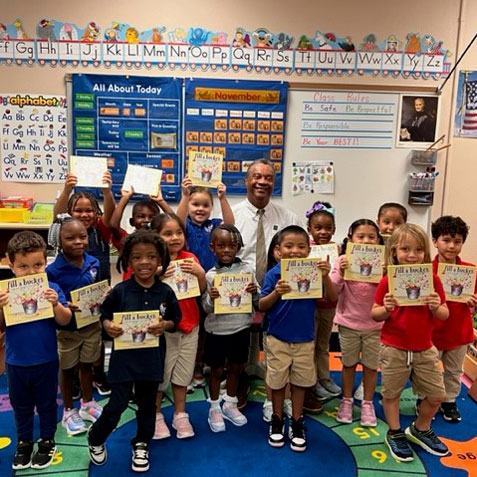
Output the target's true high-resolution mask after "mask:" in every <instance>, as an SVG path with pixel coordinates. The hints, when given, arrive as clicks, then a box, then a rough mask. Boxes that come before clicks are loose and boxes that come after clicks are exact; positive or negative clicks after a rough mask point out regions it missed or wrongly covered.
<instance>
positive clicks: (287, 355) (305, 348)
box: [266, 335, 316, 389]
mask: <svg viewBox="0 0 477 477" xmlns="http://www.w3.org/2000/svg"><path fill="white" fill-rule="evenodd" d="M314 353H315V342H314V341H307V342H305V343H286V342H285V341H281V340H279V339H277V338H275V337H274V336H271V335H268V336H267V377H266V380H267V384H268V386H269V387H270V388H271V389H282V388H283V387H285V385H286V384H287V383H288V382H290V383H291V384H294V385H295V386H300V387H302V388H309V387H311V386H314V385H315V384H316V371H315V362H314Z"/></svg>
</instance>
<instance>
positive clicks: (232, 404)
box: [222, 396, 247, 427]
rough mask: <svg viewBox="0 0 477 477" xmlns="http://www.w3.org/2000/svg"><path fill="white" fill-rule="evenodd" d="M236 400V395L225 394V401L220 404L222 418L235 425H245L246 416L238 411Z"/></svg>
mask: <svg viewBox="0 0 477 477" xmlns="http://www.w3.org/2000/svg"><path fill="white" fill-rule="evenodd" d="M237 402H238V399H237V398H236V397H230V396H225V402H224V404H223V405H222V415H223V416H224V419H227V421H230V422H231V423H232V424H234V425H235V426H239V427H240V426H245V424H247V418H246V417H245V416H244V415H243V414H242V413H241V412H240V411H239V409H238V407H237Z"/></svg>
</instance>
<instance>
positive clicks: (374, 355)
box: [338, 325, 381, 370]
mask: <svg viewBox="0 0 477 477" xmlns="http://www.w3.org/2000/svg"><path fill="white" fill-rule="evenodd" d="M338 330H339V336H340V346H341V353H342V358H341V361H342V363H343V366H345V367H347V368H352V367H354V366H356V365H357V364H358V363H361V364H362V365H363V366H366V368H368V369H372V370H376V369H378V366H379V347H380V345H381V341H380V336H381V330H375V331H357V330H352V329H351V328H347V327H346V326H342V325H340V326H339V327H338Z"/></svg>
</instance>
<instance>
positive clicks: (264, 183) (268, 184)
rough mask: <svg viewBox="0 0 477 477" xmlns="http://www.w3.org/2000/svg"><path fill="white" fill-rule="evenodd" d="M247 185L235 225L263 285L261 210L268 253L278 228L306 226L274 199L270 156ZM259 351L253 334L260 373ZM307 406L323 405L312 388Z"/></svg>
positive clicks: (252, 369) (266, 408)
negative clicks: (259, 238)
mask: <svg viewBox="0 0 477 477" xmlns="http://www.w3.org/2000/svg"><path fill="white" fill-rule="evenodd" d="M245 185H246V187H247V198H246V199H245V200H243V201H242V202H239V203H238V204H236V205H235V206H233V207H232V211H233V213H234V219H235V226H236V227H237V228H238V229H239V230H240V233H241V234H242V240H243V247H242V249H241V251H240V254H239V256H240V258H241V259H242V260H243V261H244V262H248V263H249V264H250V265H251V266H252V267H253V269H255V270H256V271H257V280H258V281H259V283H260V285H261V284H262V281H261V279H263V277H260V276H259V275H260V273H259V268H260V266H257V265H258V264H257V236H260V232H259V231H258V226H259V220H260V215H261V212H260V211H262V210H263V212H262V213H263V216H262V224H263V236H264V239H265V251H266V252H265V254H266V253H267V252H268V248H269V246H270V242H271V241H272V238H273V236H274V235H275V234H276V233H277V232H278V231H279V230H281V229H283V228H284V227H286V226H288V225H300V226H303V224H302V223H301V221H300V219H299V218H298V216H297V215H296V214H295V213H294V212H291V211H289V210H287V209H285V208H284V207H282V206H281V205H278V204H273V203H272V202H271V200H270V199H271V198H272V192H273V186H274V185H275V169H274V168H273V164H272V163H271V162H270V161H269V160H267V159H257V160H256V161H255V162H254V163H253V164H252V165H251V166H250V167H249V168H248V171H247V175H246V177H245ZM258 351H259V348H258V339H257V337H256V336H253V335H252V343H251V351H250V359H249V367H248V372H249V373H250V374H256V375H259V376H261V375H262V374H263V370H261V369H260V366H257V360H258ZM262 377H263V375H262ZM241 378H242V379H241V380H240V381H241V382H240V384H239V390H238V397H239V406H240V407H242V406H244V405H245V402H246V401H245V399H246V396H245V395H244V392H246V391H245V389H246V384H245V385H244V379H243V376H242V377H241ZM270 398H271V393H270V394H269V393H268V392H267V399H266V400H265V402H264V404H263V418H264V420H267V421H268V420H269V419H270V418H271V414H272V403H271V401H270ZM285 401H287V400H285ZM285 408H286V404H285ZM304 409H305V410H306V411H308V412H311V413H314V414H316V413H319V412H321V410H322V409H323V405H322V404H321V403H320V402H319V401H318V400H317V399H316V397H315V396H314V395H313V394H312V393H311V391H309V392H307V394H306V399H305V406H304Z"/></svg>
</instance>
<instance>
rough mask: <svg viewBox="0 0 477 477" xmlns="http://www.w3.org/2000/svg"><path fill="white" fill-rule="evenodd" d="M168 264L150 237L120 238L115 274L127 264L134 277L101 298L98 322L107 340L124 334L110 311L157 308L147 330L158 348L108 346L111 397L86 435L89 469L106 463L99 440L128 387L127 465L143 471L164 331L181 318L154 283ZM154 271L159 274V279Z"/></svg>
mask: <svg viewBox="0 0 477 477" xmlns="http://www.w3.org/2000/svg"><path fill="white" fill-rule="evenodd" d="M168 265H169V253H168V251H167V247H166V246H165V244H164V242H163V241H162V240H161V239H160V238H159V236H158V235H157V234H156V233H154V232H152V231H148V230H139V231H137V232H134V233H133V234H131V235H128V237H126V239H125V241H124V246H123V249H122V251H121V256H120V258H119V262H118V270H119V271H121V269H122V271H123V272H124V271H126V269H127V267H128V266H129V267H131V268H132V269H133V272H134V275H133V276H132V277H131V278H130V279H129V280H126V281H124V282H121V283H119V284H118V285H116V286H115V287H114V288H113V290H112V291H111V293H110V294H109V295H107V297H106V298H105V300H104V302H103V304H102V306H101V321H102V323H103V326H104V329H105V330H106V332H107V333H108V334H109V336H111V338H117V337H119V336H120V335H121V334H123V332H124V331H123V328H122V327H121V326H120V325H117V324H114V322H113V318H114V313H119V312H127V311H130V312H137V311H149V310H159V312H160V320H159V322H158V323H156V324H153V325H150V326H148V328H147V332H148V333H151V334H153V335H154V336H159V337H160V338H159V346H157V347H152V348H140V349H125V350H116V349H115V346H114V345H113V351H112V354H111V361H110V364H109V375H108V379H109V382H110V383H111V388H112V392H111V397H110V399H109V402H108V404H106V406H105V407H104V410H103V413H102V415H101V417H100V418H99V419H98V420H97V421H96V422H95V423H94V424H93V425H92V426H91V428H90V430H89V432H88V449H89V456H90V459H91V461H92V462H93V464H95V465H103V464H104V463H105V462H106V460H107V451H106V446H105V442H106V440H107V438H108V436H109V435H110V434H111V433H112V432H113V431H114V429H115V428H116V426H117V424H118V422H119V419H120V418H121V415H122V413H123V412H124V411H125V410H126V409H127V407H128V403H129V400H130V399H131V398H132V392H133V387H134V398H135V402H136V404H137V411H136V420H137V433H136V436H135V437H134V438H133V439H132V440H131V445H132V447H133V449H132V464H131V467H132V470H133V471H135V472H146V471H147V470H149V443H150V441H151V439H152V436H153V435H154V422H155V416H156V402H155V401H156V395H157V389H158V386H159V383H160V382H161V381H162V377H163V371H164V359H165V356H164V355H165V351H166V343H165V339H164V332H165V331H169V332H172V331H174V330H175V328H176V326H177V324H178V323H179V321H180V318H181V312H180V309H179V305H178V303H177V299H176V296H175V294H174V292H173V291H172V289H171V288H170V287H169V286H168V285H166V284H165V283H162V282H161V280H160V276H161V275H162V273H163V270H166V269H167V267H168ZM158 269H159V270H161V272H160V273H159V276H158V275H157V270H158Z"/></svg>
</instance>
